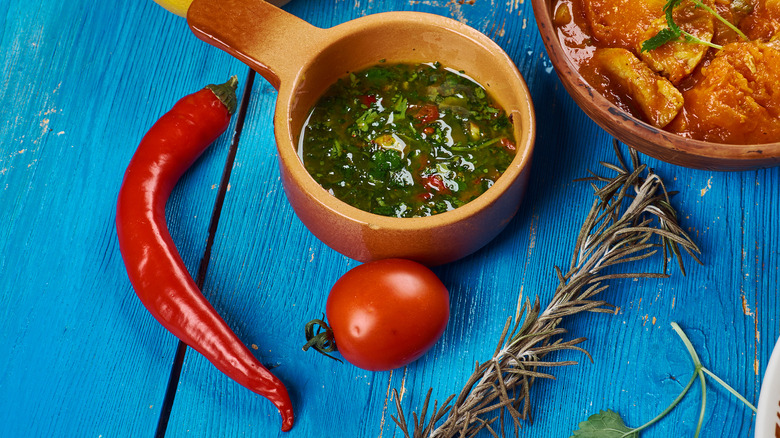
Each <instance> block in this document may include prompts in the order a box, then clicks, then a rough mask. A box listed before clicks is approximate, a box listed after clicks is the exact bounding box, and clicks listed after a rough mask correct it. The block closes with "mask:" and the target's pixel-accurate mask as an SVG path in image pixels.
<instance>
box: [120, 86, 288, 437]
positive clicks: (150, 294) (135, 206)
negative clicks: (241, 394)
mask: <svg viewBox="0 0 780 438" xmlns="http://www.w3.org/2000/svg"><path fill="white" fill-rule="evenodd" d="M237 82H238V81H237V80H236V78H235V77H232V78H231V79H230V80H229V81H228V82H227V83H225V84H222V85H209V86H207V87H206V88H204V89H202V90H200V91H198V92H197V93H194V94H191V95H189V96H186V97H184V98H183V99H181V100H180V101H179V102H177V103H176V105H174V107H173V108H172V109H171V110H170V111H169V112H168V113H166V114H165V115H163V116H162V117H161V118H160V120H158V121H157V122H156V123H155V124H154V125H153V126H152V128H151V129H150V130H149V132H148V133H147V134H146V135H145V136H144V138H143V139H142V140H141V143H140V145H139V146H138V150H137V151H136V152H135V155H133V158H132V160H130V164H129V165H128V167H127V171H126V173H125V177H124V181H123V182H122V187H121V189H120V190H119V199H118V202H117V210H116V230H117V237H118V238H119V249H120V251H121V252H122V258H123V259H124V262H125V267H126V268H127V274H128V276H129V277H130V282H131V283H132V285H133V288H134V289H135V292H136V294H137V295H138V297H139V298H140V299H141V302H142V303H143V304H144V306H146V308H147V309H148V310H149V312H150V313H151V314H152V315H153V316H154V317H155V318H156V319H157V321H159V322H160V324H162V325H163V326H164V327H165V328H166V329H168V331H170V332H171V333H173V334H174V335H175V336H176V337H177V338H179V339H181V340H182V341H183V342H184V343H186V344H187V345H189V346H190V347H192V348H194V349H195V350H197V351H198V352H200V353H201V354H202V355H203V356H205V357H206V359H208V360H209V361H210V362H211V363H212V364H214V365H215V366H216V367H217V368H218V369H219V370H220V371H222V372H223V373H225V374H226V375H227V376H228V377H230V378H231V379H233V380H235V381H236V382H238V383H239V384H241V385H243V386H245V387H247V388H248V389H250V390H251V391H253V392H256V393H257V394H260V395H262V396H264V397H266V398H267V399H268V400H270V401H271V402H272V403H273V404H274V405H275V406H276V408H277V409H279V413H280V414H281V415H282V430H283V431H288V430H290V428H292V424H293V410H292V404H291V402H290V396H289V395H288V393H287V389H286V388H285V387H284V385H283V384H282V383H281V382H280V381H279V380H278V379H277V378H276V377H275V376H274V375H273V374H271V373H270V372H269V371H268V370H267V369H266V368H265V367H264V366H263V365H262V364H261V363H260V362H259V361H258V360H257V358H255V356H254V355H253V354H252V353H251V351H250V350H249V349H248V348H247V347H246V345H244V344H243V343H242V342H241V340H240V339H239V338H238V336H236V334H235V333H233V331H232V330H231V329H230V327H228V325H227V324H226V323H225V321H224V320H223V319H222V318H221V317H220V316H219V314H217V311H216V310H215V309H214V308H213V307H212V306H211V304H210V303H209V302H208V300H206V298H205V297H204V296H203V294H202V293H201V291H200V289H199V288H198V286H197V284H196V283H195V281H194V280H193V279H192V277H191V276H190V274H189V272H188V271H187V268H186V266H185V265H184V262H183V261H182V259H181V256H180V255H179V252H178V251H177V250H176V246H175V244H174V242H173V239H171V235H170V233H169V231H168V227H167V224H166V221H165V203H166V202H167V200H168V196H169V195H170V193H171V191H172V190H173V187H174V186H175V185H176V183H177V182H178V180H179V178H181V176H182V174H184V172H185V171H186V170H187V169H188V168H189V167H190V166H191V165H192V163H193V162H194V161H195V160H196V159H197V158H198V157H199V156H200V155H201V154H202V153H203V151H205V150H206V148H208V146H209V145H210V144H211V143H212V142H213V141H214V140H216V138H217V137H219V136H220V135H221V134H222V133H223V132H224V131H225V130H226V129H227V127H228V124H229V122H230V115H231V114H232V113H233V111H234V110H235V106H236V95H235V89H236V84H237Z"/></svg>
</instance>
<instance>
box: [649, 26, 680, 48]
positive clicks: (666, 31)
mask: <svg viewBox="0 0 780 438" xmlns="http://www.w3.org/2000/svg"><path fill="white" fill-rule="evenodd" d="M678 38H680V33H679V32H676V31H675V30H674V29H672V28H669V27H665V28H663V29H661V30H660V31H658V33H657V34H655V36H654V37H652V38H650V39H647V40H645V41H644V42H642V51H643V52H649V51H650V50H655V49H657V48H659V47H661V46H663V45H664V44H666V43H668V42H670V41H674V40H676V39H678Z"/></svg>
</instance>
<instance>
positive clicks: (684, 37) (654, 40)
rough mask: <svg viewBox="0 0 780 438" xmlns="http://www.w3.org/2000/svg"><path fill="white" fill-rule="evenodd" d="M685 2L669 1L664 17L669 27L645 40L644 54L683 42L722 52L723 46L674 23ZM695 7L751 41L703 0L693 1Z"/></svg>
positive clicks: (643, 44) (679, 0) (678, 0)
mask: <svg viewBox="0 0 780 438" xmlns="http://www.w3.org/2000/svg"><path fill="white" fill-rule="evenodd" d="M683 1H684V0H668V1H667V2H666V5H664V9H663V10H664V15H665V17H666V25H667V27H665V28H663V29H661V30H660V31H658V33H657V34H655V36H653V37H651V38H649V39H647V40H645V41H644V42H643V43H642V52H648V51H650V50H655V49H657V48H659V47H661V46H663V45H664V44H666V43H668V42H672V41H681V42H685V43H691V44H703V45H705V46H709V47H712V48H714V49H717V50H720V49H722V48H723V46H720V45H718V44H714V43H712V42H710V41H704V40H702V39H701V38H699V37H697V36H696V35H693V34H690V33H688V32H686V31H684V30H682V29H681V28H680V26H678V25H677V23H675V21H674V16H673V13H674V8H676V7H677V6H680V4H682V2H683ZM691 2H693V4H694V5H696V7H697V8H702V9H704V10H705V11H707V12H709V13H710V14H712V15H713V16H714V17H715V18H717V19H718V20H720V21H721V22H722V23H723V24H725V25H726V26H728V28H729V29H731V30H733V31H734V32H736V33H737V35H739V36H740V37H741V38H742V39H744V40H745V41H749V39H748V37H747V36H746V35H745V34H744V33H743V32H742V31H741V30H739V29H738V28H737V27H736V26H734V25H733V24H732V23H731V22H729V21H728V20H726V19H725V18H723V16H721V15H720V14H718V12H717V11H716V10H714V9H712V8H711V7H709V6H707V5H706V4H704V3H703V2H702V1H701V0H691Z"/></svg>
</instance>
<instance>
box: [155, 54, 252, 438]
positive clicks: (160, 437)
mask: <svg viewBox="0 0 780 438" xmlns="http://www.w3.org/2000/svg"><path fill="white" fill-rule="evenodd" d="M254 80H255V72H254V71H253V70H251V69H250V70H249V72H248V73H247V75H246V82H245V85H244V91H243V93H242V95H241V104H240V105H239V107H238V112H237V113H236V127H235V130H234V131H233V139H232V140H231V141H230V149H229V150H228V155H227V159H226V160H225V167H224V169H223V170H222V178H221V179H220V181H219V189H218V191H217V198H216V200H215V201H214V209H213V210H212V212H211V219H210V221H209V228H208V237H207V240H206V248H205V249H204V250H203V256H202V257H201V259H200V264H199V265H198V274H197V276H196V277H195V283H196V284H197V285H198V288H199V289H201V290H202V289H203V283H204V282H205V281H206V272H207V271H208V267H209V259H210V258H211V247H212V246H213V245H214V236H215V235H216V233H217V226H218V225H219V217H220V215H221V213H222V205H223V204H224V202H225V194H226V193H227V187H228V183H229V182H230V172H231V171H232V170H233V163H234V161H235V159H236V151H237V150H238V142H239V140H240V139H241V131H243V129H244V119H245V118H246V113H247V108H248V107H249V98H250V97H251V95H252V84H253V83H254ZM186 353H187V344H185V343H184V342H182V341H179V342H178V344H177V346H176V355H175V356H174V358H173V364H172V365H171V372H170V375H169V376H168V386H167V387H166V388H165V397H164V398H163V402H162V408H160V417H159V418H158V419H157V429H156V430H155V432H154V437H155V438H164V437H165V432H166V431H167V429H168V420H169V419H170V416H171V410H172V409H173V401H174V399H175V398H176V390H177V388H178V386H179V377H180V376H181V368H182V365H183V364H184V355H185V354H186Z"/></svg>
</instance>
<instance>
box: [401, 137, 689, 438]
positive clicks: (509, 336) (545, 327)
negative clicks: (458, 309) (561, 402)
mask: <svg viewBox="0 0 780 438" xmlns="http://www.w3.org/2000/svg"><path fill="white" fill-rule="evenodd" d="M613 146H614V148H615V153H616V154H617V157H618V161H619V165H618V166H616V165H612V164H609V163H603V162H602V163H601V164H602V165H603V166H604V167H606V168H607V169H610V170H612V171H615V172H616V173H617V175H616V176H613V177H611V178H608V177H603V176H599V175H597V174H595V173H593V172H590V173H591V175H592V176H591V177H588V178H584V179H583V180H588V181H591V185H592V186H593V189H594V192H595V195H596V198H597V199H596V200H595V201H594V203H593V206H592V207H591V209H590V212H589V213H588V215H587V217H586V218H585V221H584V223H583V226H582V229H581V231H580V233H579V234H578V235H577V238H576V240H575V243H574V252H573V254H572V258H571V261H570V264H569V269H568V271H567V272H566V273H565V274H564V273H563V272H562V270H561V269H560V268H558V267H557V266H556V267H555V272H556V273H557V276H558V286H557V287H556V290H555V294H554V295H553V297H552V299H551V300H550V303H549V304H548V305H547V307H546V308H545V309H544V310H543V311H542V310H541V306H540V304H539V296H538V295H536V296H535V298H534V300H533V302H531V300H529V299H528V298H526V299H525V300H524V299H523V296H522V293H521V294H520V296H519V297H518V309H517V312H516V314H515V315H514V317H509V318H508V319H507V321H506V324H505V325H504V330H503V332H502V334H501V338H500V340H499V342H498V346H497V347H496V350H495V353H494V354H493V357H492V358H490V359H489V360H488V361H486V362H484V363H482V364H479V363H478V364H477V366H476V368H475V370H474V373H473V374H472V375H471V377H470V378H469V380H468V381H467V382H466V384H465V385H464V386H463V389H462V390H461V391H460V393H459V394H458V395H457V398H456V397H455V396H454V395H453V396H450V397H449V398H448V399H447V400H445V402H444V403H443V404H442V405H441V406H440V407H439V406H438V403H436V402H434V405H433V412H432V414H431V416H430V418H427V410H428V406H429V403H430V396H431V391H430V390H429V391H428V395H427V396H426V398H425V401H424V403H423V408H422V412H421V413H420V415H419V416H418V415H417V413H413V414H412V416H413V420H414V424H413V429H412V431H411V432H409V427H408V426H409V425H408V424H407V421H406V416H405V415H404V413H403V409H402V407H401V402H400V400H399V396H398V392H397V391H394V393H393V394H394V398H395V402H396V409H397V411H398V417H393V420H394V421H395V422H396V424H397V425H398V426H399V427H400V428H401V430H402V431H403V434H404V435H405V436H406V438H450V437H455V436H458V437H462V438H469V437H473V436H475V435H476V434H477V433H478V432H479V431H481V430H483V429H485V430H487V431H488V432H489V433H490V434H491V435H492V436H494V437H499V436H501V437H503V436H505V433H504V430H505V428H504V422H505V418H506V416H507V415H508V416H509V417H510V418H511V421H512V422H513V424H514V431H515V435H516V436H517V435H518V433H519V429H520V428H521V427H522V425H523V421H526V420H530V416H531V394H530V389H531V386H532V385H533V383H534V380H535V379H536V378H537V377H540V378H554V377H553V375H552V374H550V370H549V368H552V367H556V366H565V365H574V364H576V363H577V362H575V361H563V360H559V359H557V358H555V357H552V358H549V359H548V358H547V356H548V355H549V354H550V353H552V352H555V351H561V350H578V351H581V352H583V353H584V354H585V355H586V356H588V357H589V358H590V355H589V354H588V352H587V351H585V350H584V349H582V348H581V347H579V344H580V343H582V342H583V341H584V340H585V338H582V337H580V338H575V339H570V340H563V338H562V335H564V334H565V333H566V330H565V329H564V328H562V327H560V325H561V321H562V319H563V317H565V316H570V315H574V314H577V313H580V312H583V311H591V312H612V311H613V310H612V309H611V308H609V304H608V303H607V302H606V301H603V300H600V299H597V298H594V297H595V296H596V295H597V294H598V293H600V292H602V291H604V290H605V289H606V288H607V287H608V285H607V284H604V282H605V281H607V280H612V279H617V278H665V277H667V276H668V275H667V274H666V270H667V257H668V255H669V251H671V254H673V255H674V257H676V258H677V260H678V263H679V266H680V270H681V271H682V273H683V274H685V270H684V267H683V263H682V259H681V257H680V255H681V251H680V248H682V249H683V250H684V251H685V252H687V253H688V254H689V255H690V256H692V257H693V259H694V260H696V261H697V262H699V263H701V262H700V261H699V259H698V258H697V256H696V254H699V253H700V252H699V248H698V247H697V246H696V244H695V243H693V241H692V240H691V239H690V237H689V236H688V235H687V234H686V233H685V231H683V229H682V228H681V227H680V226H679V224H678V223H677V215H676V213H675V210H674V208H673V207H672V205H671V204H670V203H669V197H670V195H672V194H673V193H672V194H670V193H668V192H667V191H666V188H665V186H664V184H663V181H662V180H661V178H660V177H659V176H658V175H656V174H655V173H654V172H653V170H652V169H647V166H646V165H644V164H640V163H639V158H638V156H637V153H636V151H634V150H633V149H630V155H631V164H632V167H631V168H629V166H628V165H627V164H626V162H625V160H624V159H623V156H622V155H621V153H620V148H619V145H618V143H617V141H615V142H614V145H613ZM597 183H603V185H602V186H601V187H599V186H598V185H597ZM630 189H633V193H630V192H629V190H630ZM658 248H661V249H662V250H663V256H664V257H663V258H664V261H663V270H662V272H660V273H653V272H650V273H647V272H638V273H613V274H604V273H602V270H604V269H605V268H607V267H610V266H613V265H617V264H621V263H626V262H631V261H637V260H642V259H646V258H648V257H650V256H652V255H654V254H656V253H657V252H658ZM540 368H543V369H544V368H547V369H544V370H543V371H540ZM426 418H427V419H426ZM496 421H498V422H499V424H498V426H499V427H498V428H494V426H495V424H494V423H495V422H496Z"/></svg>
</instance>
